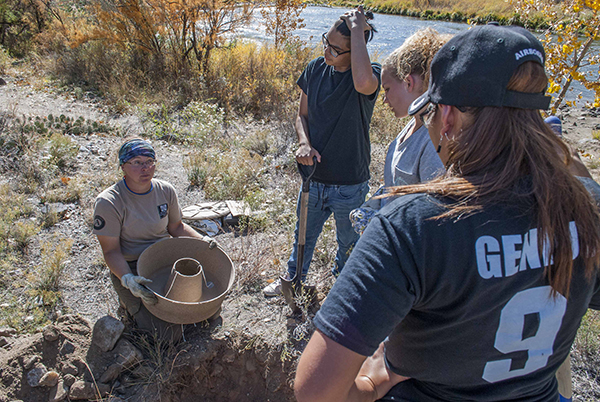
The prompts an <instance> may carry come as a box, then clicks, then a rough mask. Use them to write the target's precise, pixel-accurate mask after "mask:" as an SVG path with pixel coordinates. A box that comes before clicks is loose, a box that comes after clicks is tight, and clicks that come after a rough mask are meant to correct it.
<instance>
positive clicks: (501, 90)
mask: <svg viewBox="0 0 600 402" xmlns="http://www.w3.org/2000/svg"><path fill="white" fill-rule="evenodd" d="M545 60H546V54H545V52H544V47H543V46H542V44H541V43H540V41H539V40H538V39H537V38H536V37H535V36H534V35H533V34H532V33H531V32H529V31H528V30H526V29H524V28H521V27H517V26H499V25H498V24H497V23H490V24H488V25H481V26H476V27H473V28H471V29H469V30H467V31H464V32H461V33H459V34H457V35H456V36H454V37H453V38H452V39H450V40H449V41H448V42H447V43H446V44H445V45H444V46H443V47H442V48H441V49H440V50H439V51H438V53H437V54H436V55H435V56H434V58H433V60H432V62H431V78H430V80H429V88H428V89H427V92H425V93H424V94H423V95H421V96H420V97H418V98H417V99H415V101H414V102H413V103H412V104H411V105H410V107H409V108H408V114H409V115H411V116H412V115H415V114H416V113H418V112H419V111H420V110H421V109H422V108H423V107H424V106H425V105H427V104H428V103H429V102H433V103H441V104H444V105H451V106H465V107H484V106H496V107H514V108H520V109H548V108H549V106H550V100H551V97H550V96H545V95H544V92H541V93H524V92H516V91H509V90H507V89H506V86H507V85H508V82H509V81H510V79H511V77H512V75H513V73H514V72H515V70H516V69H517V68H518V67H519V66H520V65H521V64H523V63H525V62H527V61H534V62H536V63H539V64H540V65H542V67H543V66H544V62H545Z"/></svg>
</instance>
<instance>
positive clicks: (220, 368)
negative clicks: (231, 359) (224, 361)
mask: <svg viewBox="0 0 600 402" xmlns="http://www.w3.org/2000/svg"><path fill="white" fill-rule="evenodd" d="M222 372H223V366H221V365H220V364H219V363H217V364H215V365H214V366H213V371H212V373H210V375H211V376H212V377H217V376H219V374H221V373H222Z"/></svg>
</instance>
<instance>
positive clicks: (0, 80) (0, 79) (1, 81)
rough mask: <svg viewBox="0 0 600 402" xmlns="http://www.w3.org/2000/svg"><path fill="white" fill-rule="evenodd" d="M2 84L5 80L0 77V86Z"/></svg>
mask: <svg viewBox="0 0 600 402" xmlns="http://www.w3.org/2000/svg"><path fill="white" fill-rule="evenodd" d="M2 85H6V81H5V80H4V78H2V77H0V86H2Z"/></svg>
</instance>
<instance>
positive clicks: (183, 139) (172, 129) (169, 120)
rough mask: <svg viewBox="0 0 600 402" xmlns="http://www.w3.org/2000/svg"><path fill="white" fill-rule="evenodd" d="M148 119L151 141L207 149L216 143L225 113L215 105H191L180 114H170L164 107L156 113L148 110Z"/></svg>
mask: <svg viewBox="0 0 600 402" xmlns="http://www.w3.org/2000/svg"><path fill="white" fill-rule="evenodd" d="M146 116H147V117H146V118H145V119H144V120H143V124H144V128H145V130H146V133H147V134H149V135H151V136H152V137H155V138H158V139H162V140H167V141H170V142H178V143H184V144H192V145H195V146H197V147H204V146H207V145H210V144H211V143H212V142H213V137H214V134H215V133H216V132H217V131H218V130H219V129H220V127H221V125H222V124H223V119H224V112H223V110H222V109H221V108H219V107H218V106H217V105H216V104H211V103H207V102H200V101H192V102H190V103H189V104H188V105H187V106H186V107H185V108H184V109H183V110H181V111H170V110H168V108H167V106H166V105H164V104H162V105H160V107H158V108H157V110H148V111H147V114H146Z"/></svg>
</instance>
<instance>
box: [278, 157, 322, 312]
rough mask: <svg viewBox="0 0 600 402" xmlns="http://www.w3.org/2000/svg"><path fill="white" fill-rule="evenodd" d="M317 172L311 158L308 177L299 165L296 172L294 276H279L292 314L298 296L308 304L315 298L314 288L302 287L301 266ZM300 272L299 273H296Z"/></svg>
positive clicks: (315, 158) (282, 290) (297, 308)
mask: <svg viewBox="0 0 600 402" xmlns="http://www.w3.org/2000/svg"><path fill="white" fill-rule="evenodd" d="M315 170H317V157H316V156H315V157H314V158H313V165H312V169H311V171H310V174H309V175H308V176H306V177H305V176H304V174H303V173H302V170H301V169H300V165H298V171H299V172H300V176H302V193H300V217H299V219H298V253H297V254H298V256H297V259H296V274H295V275H294V277H293V278H292V279H287V278H285V277H284V276H281V277H280V278H279V279H281V293H283V297H284V298H285V302H286V303H287V305H288V306H290V308H291V309H292V311H293V312H294V313H297V312H299V311H300V307H299V306H298V304H297V303H296V299H298V296H304V297H305V299H304V300H306V301H307V302H308V304H310V302H312V300H313V298H314V296H315V287H314V286H304V285H303V284H302V281H301V279H302V266H303V265H304V245H305V244H306V221H307V218H308V192H309V190H310V179H311V177H313V175H314V174H315ZM298 271H300V272H298Z"/></svg>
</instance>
